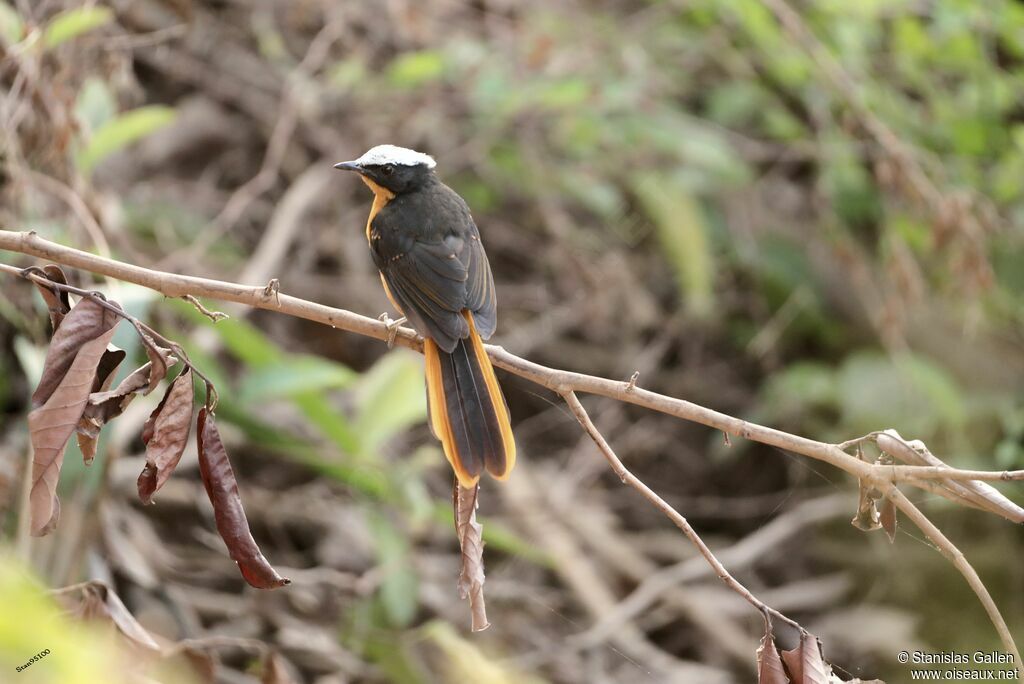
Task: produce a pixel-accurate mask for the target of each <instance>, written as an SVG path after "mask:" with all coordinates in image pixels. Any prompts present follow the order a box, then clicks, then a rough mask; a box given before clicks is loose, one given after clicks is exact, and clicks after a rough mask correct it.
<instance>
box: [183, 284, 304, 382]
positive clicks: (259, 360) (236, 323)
mask: <svg viewBox="0 0 1024 684" xmlns="http://www.w3.org/2000/svg"><path fill="white" fill-rule="evenodd" d="M172 305H173V306H174V307H175V308H176V309H177V310H178V312H179V313H180V314H182V315H183V316H185V317H186V318H188V319H189V320H190V321H192V322H193V323H196V324H198V325H201V326H205V327H207V328H210V329H211V330H213V331H214V332H215V333H216V334H217V335H218V336H219V337H220V341H221V342H223V343H224V346H225V347H227V349H228V351H229V352H231V355H232V356H234V357H235V358H236V359H238V360H239V361H241V362H242V363H245V364H247V365H250V366H254V367H260V366H270V365H273V364H275V363H278V362H279V361H280V360H281V359H282V358H283V357H284V352H282V351H281V350H280V349H278V347H277V345H276V344H274V343H273V342H272V341H271V340H270V338H269V337H267V336H266V335H264V334H263V332H262V331H261V330H260V329H259V328H257V327H256V326H254V325H252V324H251V323H249V322H247V321H244V320H241V319H238V318H228V319H226V320H222V321H218V322H216V323H214V322H213V321H211V320H210V319H209V318H207V317H206V316H204V315H203V314H201V313H199V312H198V311H196V309H195V307H193V306H192V305H191V304H189V303H187V302H183V301H181V300H174V302H173V304H172Z"/></svg>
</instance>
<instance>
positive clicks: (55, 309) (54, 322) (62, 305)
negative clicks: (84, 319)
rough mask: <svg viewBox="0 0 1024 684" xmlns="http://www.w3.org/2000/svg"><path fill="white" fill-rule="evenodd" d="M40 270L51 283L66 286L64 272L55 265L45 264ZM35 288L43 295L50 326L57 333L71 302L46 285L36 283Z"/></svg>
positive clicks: (64, 293) (66, 295)
mask: <svg viewBox="0 0 1024 684" xmlns="http://www.w3.org/2000/svg"><path fill="white" fill-rule="evenodd" d="M40 270H41V271H42V272H43V274H44V275H45V276H46V277H47V278H49V279H50V280H52V281H53V282H55V283H60V284H61V285H67V284H68V277H67V276H66V275H65V274H64V270H63V269H62V268H61V267H60V266H58V265H57V264H47V265H46V266H43V267H42V269H40ZM36 287H38V288H39V293H40V294H41V295H43V301H45V302H46V308H47V309H49V310H50V325H51V326H52V327H53V331H54V332H57V328H59V327H60V324H61V321H63V320H64V316H66V315H67V313H68V311H70V310H71V301H70V299H69V298H68V293H67V292H66V291H64V290H58V289H56V288H54V289H50V288H49V287H47V286H46V285H43V284H42V283H38V282H37V283H36Z"/></svg>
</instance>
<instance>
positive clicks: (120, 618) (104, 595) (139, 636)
mask: <svg viewBox="0 0 1024 684" xmlns="http://www.w3.org/2000/svg"><path fill="white" fill-rule="evenodd" d="M74 612H75V613H76V614H77V615H78V616H79V617H81V618H83V619H86V620H97V619H98V620H109V621H110V622H112V623H113V624H114V626H116V627H117V629H118V631H120V632H121V634H123V635H124V636H125V637H127V638H128V639H129V640H130V641H131V642H132V643H133V644H135V645H136V646H141V647H142V648H144V649H146V650H148V651H157V652H158V651H160V645H159V644H158V643H157V642H156V640H155V639H154V638H153V637H152V635H151V634H150V633H149V632H148V631H147V630H146V628H145V627H143V626H142V625H141V624H139V621H138V620H136V619H135V616H134V615H132V614H131V612H130V611H129V610H128V608H127V607H125V605H124V603H123V602H122V601H121V598H120V597H119V596H118V595H117V594H116V593H115V592H114V591H112V590H111V589H110V587H108V586H107V585H106V584H105V583H104V582H101V581H99V580H93V581H91V582H89V583H87V584H85V585H84V586H83V587H82V602H81V603H80V604H79V605H78V607H77V608H76V609H75V611H74Z"/></svg>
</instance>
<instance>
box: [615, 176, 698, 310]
mask: <svg viewBox="0 0 1024 684" xmlns="http://www.w3.org/2000/svg"><path fill="white" fill-rule="evenodd" d="M633 191H634V192H635V193H636V195H637V197H638V198H639V200H640V203H641V204H642V205H643V207H644V209H645V210H646V212H647V214H648V216H650V217H651V219H652V220H653V221H654V224H655V227H656V228H657V230H658V237H659V239H660V241H661V246H662V248H663V249H664V250H665V256H666V258H667V259H668V260H669V263H670V264H671V265H672V268H673V269H674V270H675V272H676V276H677V278H678V279H679V289H680V291H681V293H682V296H683V299H684V300H685V301H686V305H687V307H688V308H689V310H690V311H691V312H692V313H693V314H694V315H697V316H706V315H708V314H709V313H711V309H712V306H713V304H714V292H713V288H714V272H715V269H714V255H713V254H712V252H711V245H710V241H709V240H708V227H707V222H706V221H705V219H704V212H703V210H702V209H701V207H700V204H699V202H698V201H697V199H696V198H695V197H693V196H692V195H690V194H688V193H686V192H685V191H684V189H683V188H681V187H679V184H677V183H673V182H671V180H670V179H668V178H666V177H665V176H662V175H660V174H656V173H649V174H643V175H639V176H636V177H635V181H634V183H633Z"/></svg>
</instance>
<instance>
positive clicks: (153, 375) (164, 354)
mask: <svg viewBox="0 0 1024 684" xmlns="http://www.w3.org/2000/svg"><path fill="white" fill-rule="evenodd" d="M140 336H141V337H142V346H143V347H144V348H145V350H146V356H148V357H149V383H148V386H147V387H146V391H145V392H143V394H144V395H145V394H149V393H150V392H152V391H153V390H155V389H156V386H157V385H159V384H160V381H161V380H163V379H164V378H165V377H167V367H168V365H169V362H170V358H169V357H170V351H169V350H167V349H164V348H163V347H159V346H157V344H156V342H154V341H153V338H152V337H150V336H149V335H145V334H142V335H140Z"/></svg>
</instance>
